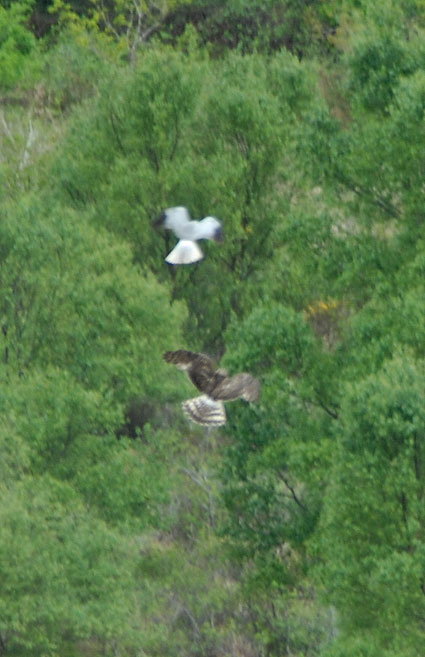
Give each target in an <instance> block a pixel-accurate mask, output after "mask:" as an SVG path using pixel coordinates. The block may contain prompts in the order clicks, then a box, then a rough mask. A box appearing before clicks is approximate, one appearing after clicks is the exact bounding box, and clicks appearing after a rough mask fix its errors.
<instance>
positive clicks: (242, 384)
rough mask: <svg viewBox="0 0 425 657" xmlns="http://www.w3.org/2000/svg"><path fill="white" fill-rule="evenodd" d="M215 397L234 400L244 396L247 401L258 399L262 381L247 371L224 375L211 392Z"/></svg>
mask: <svg viewBox="0 0 425 657" xmlns="http://www.w3.org/2000/svg"><path fill="white" fill-rule="evenodd" d="M211 396H212V398H213V399H221V400H222V401H232V400H234V399H239V398H242V399H244V400H245V401H249V402H252V401H257V400H258V399H259V398H260V382H259V381H258V379H255V378H254V377H253V376H251V374H248V373H247V372H241V373H240V374H235V376H226V377H223V379H222V380H221V381H218V382H217V385H216V386H215V387H214V390H212V392H211Z"/></svg>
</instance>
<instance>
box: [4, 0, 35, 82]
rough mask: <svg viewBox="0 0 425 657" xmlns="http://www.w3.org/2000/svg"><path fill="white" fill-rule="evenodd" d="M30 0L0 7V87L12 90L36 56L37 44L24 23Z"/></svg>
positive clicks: (31, 3)
mask: <svg viewBox="0 0 425 657" xmlns="http://www.w3.org/2000/svg"><path fill="white" fill-rule="evenodd" d="M32 5H33V2H32V0H24V1H23V2H13V3H11V5H10V7H9V8H7V9H6V8H4V7H0V87H2V88H3V90H9V89H12V88H13V87H14V86H15V85H17V84H18V83H19V82H20V81H21V80H22V77H23V76H24V73H25V70H26V69H27V68H29V67H30V66H32V65H33V64H34V62H35V60H36V59H37V44H36V39H35V37H34V35H33V34H32V32H31V31H30V30H29V29H28V27H27V25H26V23H27V19H28V15H29V13H30V11H31V7H32Z"/></svg>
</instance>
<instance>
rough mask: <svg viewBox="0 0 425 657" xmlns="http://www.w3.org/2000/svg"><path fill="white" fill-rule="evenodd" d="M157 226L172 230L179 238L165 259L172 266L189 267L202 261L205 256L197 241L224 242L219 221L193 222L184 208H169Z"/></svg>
mask: <svg viewBox="0 0 425 657" xmlns="http://www.w3.org/2000/svg"><path fill="white" fill-rule="evenodd" d="M155 225H156V226H162V227H163V228H167V229H169V230H172V231H173V232H174V234H175V236H176V237H178V238H179V242H177V244H176V246H175V247H174V249H173V250H172V251H171V252H170V253H169V254H168V255H167V257H166V258H165V262H168V263H169V264H170V265H189V264H191V263H192V262H198V261H199V260H202V258H203V257H204V254H203V253H202V251H201V249H200V248H199V246H198V244H197V243H196V241H197V240H214V241H215V242H222V241H223V230H222V227H221V222H220V221H219V220H218V219H216V218H215V217H205V219H202V220H201V221H192V220H191V218H190V215H189V212H188V210H187V208H184V207H177V208H168V210H165V211H164V212H163V213H162V215H161V216H160V218H159V219H158V221H157V222H155Z"/></svg>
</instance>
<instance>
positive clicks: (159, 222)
mask: <svg viewBox="0 0 425 657" xmlns="http://www.w3.org/2000/svg"><path fill="white" fill-rule="evenodd" d="M165 218H166V215H165V212H161V214H160V215H159V217H157V218H156V219H155V221H154V222H153V223H152V226H153V227H154V228H155V229H156V230H158V229H159V228H163V226H164V222H165Z"/></svg>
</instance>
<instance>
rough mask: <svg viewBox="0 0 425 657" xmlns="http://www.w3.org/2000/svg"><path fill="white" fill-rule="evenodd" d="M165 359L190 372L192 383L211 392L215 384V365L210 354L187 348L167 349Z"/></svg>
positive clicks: (202, 389)
mask: <svg viewBox="0 0 425 657" xmlns="http://www.w3.org/2000/svg"><path fill="white" fill-rule="evenodd" d="M164 360H165V361H166V362H167V363H172V364H173V365H175V366H176V367H178V369H180V370H184V371H186V372H187V373H188V375H189V378H190V380H191V381H192V383H193V384H194V385H195V386H196V387H197V388H198V390H200V391H201V392H206V393H207V394H209V393H210V391H211V388H212V387H214V384H215V376H214V375H215V367H214V363H213V361H212V360H211V358H210V357H209V356H207V355H206V354H201V353H198V352H195V351H188V350H187V349H178V350H177V351H167V352H166V353H165V354H164Z"/></svg>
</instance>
